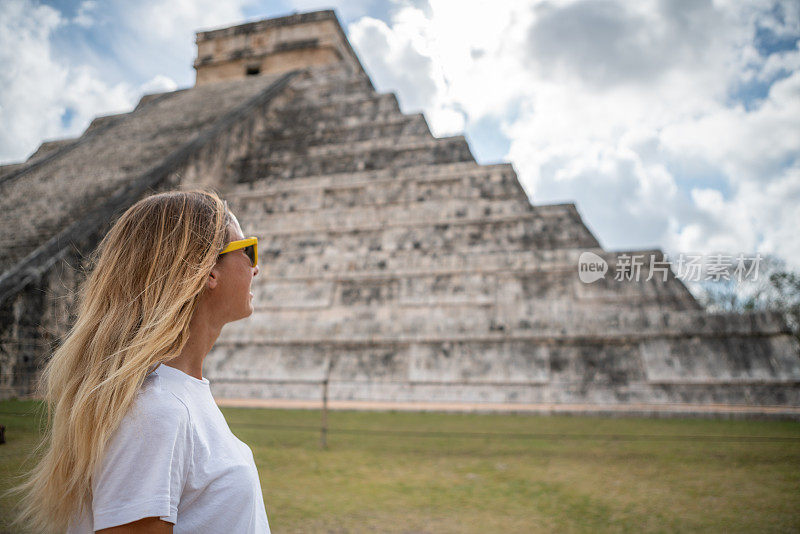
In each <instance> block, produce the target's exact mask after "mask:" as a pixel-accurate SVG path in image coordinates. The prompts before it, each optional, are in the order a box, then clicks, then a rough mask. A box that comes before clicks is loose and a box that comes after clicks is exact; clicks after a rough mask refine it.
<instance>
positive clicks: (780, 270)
mask: <svg viewBox="0 0 800 534" xmlns="http://www.w3.org/2000/svg"><path fill="white" fill-rule="evenodd" d="M687 285H689V288H690V290H692V292H693V293H694V294H695V296H696V297H697V299H698V300H699V301H700V303H701V304H703V306H704V307H705V308H706V309H707V310H708V311H711V312H733V313H744V312H748V311H762V310H763V311H776V312H779V313H781V314H782V315H783V317H784V319H785V320H786V324H787V325H788V326H789V328H790V329H791V331H792V333H793V334H794V336H795V337H796V338H797V339H798V341H800V271H794V270H792V269H790V268H789V267H787V265H786V262H785V261H783V260H782V259H780V258H778V257H776V256H771V255H767V256H764V257H763V258H762V259H761V261H760V262H759V265H758V276H757V278H755V279H752V278H751V279H743V280H742V281H739V280H737V279H735V278H734V277H730V279H728V280H726V279H724V278H723V279H720V280H718V281H711V280H704V281H701V282H694V283H689V284H687Z"/></svg>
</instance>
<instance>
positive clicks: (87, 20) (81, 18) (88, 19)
mask: <svg viewBox="0 0 800 534" xmlns="http://www.w3.org/2000/svg"><path fill="white" fill-rule="evenodd" d="M95 9H97V2H95V1H94V0H84V1H83V2H81V5H80V6H78V12H77V13H76V14H75V16H74V17H73V18H72V23H73V24H77V25H78V26H80V27H82V28H89V27H91V26H92V25H94V23H95V22H96V21H95V19H94V15H93V13H92V12H93V11H94V10H95Z"/></svg>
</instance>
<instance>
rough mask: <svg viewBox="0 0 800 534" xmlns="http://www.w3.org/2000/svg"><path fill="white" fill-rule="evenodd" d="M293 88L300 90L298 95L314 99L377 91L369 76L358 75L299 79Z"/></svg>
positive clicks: (292, 84)
mask: <svg viewBox="0 0 800 534" xmlns="http://www.w3.org/2000/svg"><path fill="white" fill-rule="evenodd" d="M291 88H292V89H295V90H297V91H298V93H299V94H298V97H299V98H301V99H304V100H309V101H312V103H313V101H314V100H321V99H326V98H331V97H335V96H339V95H353V94H361V95H366V94H370V93H376V91H375V88H374V87H373V86H372V83H371V82H370V80H369V78H367V77H358V76H347V77H338V78H333V77H316V78H307V79H299V80H297V81H294V82H293V83H291Z"/></svg>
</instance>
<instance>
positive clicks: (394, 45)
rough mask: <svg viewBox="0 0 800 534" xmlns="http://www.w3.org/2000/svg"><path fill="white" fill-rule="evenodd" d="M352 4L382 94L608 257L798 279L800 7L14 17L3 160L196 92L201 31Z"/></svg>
mask: <svg viewBox="0 0 800 534" xmlns="http://www.w3.org/2000/svg"><path fill="white" fill-rule="evenodd" d="M331 7H332V8H335V9H336V10H337V14H338V16H339V18H340V21H341V22H342V24H343V26H344V28H345V31H346V33H347V34H348V37H349V39H350V41H351V43H352V44H353V47H354V49H355V50H356V52H357V53H358V54H359V56H360V58H361V59H362V61H363V62H364V64H365V66H366V69H367V71H368V72H369V73H370V75H371V77H372V78H373V81H374V83H375V85H376V87H377V88H378V89H379V90H380V91H384V92H389V91H391V92H395V93H396V94H397V95H398V98H399V100H400V103H401V107H402V108H403V110H404V111H405V112H408V113H411V112H418V111H422V112H424V113H425V116H426V118H427V120H428V122H429V123H430V125H431V127H432V129H433V131H434V133H435V134H436V135H439V136H445V135H455V134H461V133H464V134H466V135H467V138H468V140H469V142H470V146H471V148H472V150H473V153H474V154H475V155H476V157H477V158H478V160H479V161H480V162H481V163H494V162H500V161H508V162H511V163H512V164H513V165H514V167H515V169H516V170H517V173H518V175H519V178H520V182H521V183H522V185H523V187H524V188H525V190H526V192H527V193H528V195H529V197H530V199H531V201H532V202H533V203H534V204H547V203H553V202H565V201H568V202H575V203H576V204H577V206H578V209H579V211H580V212H581V213H582V215H583V217H584V219H585V221H586V222H587V224H588V225H589V227H590V228H591V229H592V230H593V231H594V232H595V234H596V235H597V236H598V238H599V239H600V241H601V244H602V245H603V246H604V247H605V248H607V249H610V250H623V249H642V248H662V249H664V250H666V251H667V252H670V253H674V254H677V253H680V252H684V253H705V254H710V253H712V252H728V253H733V254H736V253H740V252H742V253H747V254H754V253H756V252H758V253H763V254H774V255H777V256H779V257H781V258H783V259H785V260H788V261H789V262H790V263H791V264H793V265H797V266H800V238H798V237H797V232H796V228H797V226H798V223H800V208H798V206H800V161H798V155H800V128H798V126H797V124H800V120H798V119H800V116H799V115H800V48H798V40H799V39H800V2H796V1H767V0H764V1H761V0H759V1H751V2H742V1H734V0H715V1H711V0H708V1H704V0H642V1H637V2H625V1H622V0H591V1H590V0H564V1H540V0H530V1H527V2H526V1H520V0H495V1H493V2H491V3H488V2H485V1H478V0H474V1H473V0H463V1H439V0H415V1H407V0H396V1H371V0H351V1H349V2H335V1H334V2H315V1H312V0H294V1H292V0H282V1H248V0H233V1H227V2H217V1H211V0H198V1H195V2H189V1H186V2H167V1H161V0H143V1H140V2H122V1H110V2H99V1H98V2H94V1H91V0H78V1H73V0H66V1H48V2H36V1H33V0H4V2H2V3H0V58H2V63H3V64H4V69H3V70H2V71H1V72H0V124H1V125H2V132H0V162H12V161H19V160H23V159H25V158H26V157H27V156H28V155H29V154H31V153H32V152H33V151H35V150H36V148H37V147H38V145H39V144H40V143H41V141H42V140H44V139H52V138H61V137H70V136H77V135H80V133H81V132H82V131H83V129H85V127H86V126H87V125H88V123H89V122H90V121H91V119H92V118H93V117H95V116H97V115H102V114H108V113H113V112H121V111H127V110H130V109H131V108H132V107H133V106H134V105H135V104H136V102H137V101H138V99H139V98H140V97H141V95H142V94H144V93H149V92H160V91H165V90H173V89H175V88H179V87H188V86H191V85H192V84H193V82H194V71H193V69H192V68H191V63H192V60H193V58H194V54H195V45H194V32H195V31H197V30H200V29H208V28H214V27H222V26H226V25H231V24H237V23H241V22H245V21H249V20H258V19H261V18H268V17H273V16H280V15H285V14H288V13H291V12H293V11H308V10H313V9H322V8H331Z"/></svg>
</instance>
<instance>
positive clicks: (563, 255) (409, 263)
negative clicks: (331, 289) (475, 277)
mask: <svg viewBox="0 0 800 534" xmlns="http://www.w3.org/2000/svg"><path fill="white" fill-rule="evenodd" d="M262 248H263V247H262ZM587 250H589V251H591V252H594V253H596V254H598V255H599V256H601V257H604V258H606V259H607V261H608V262H609V265H610V266H611V265H613V259H612V258H610V257H609V256H606V255H604V254H606V253H604V252H603V251H602V250H601V249H599V248H593V249H587ZM276 252H277V251H270V252H267V251H266V250H262V249H259V255H260V256H261V259H260V260H259V261H260V262H261V266H262V270H263V271H264V273H265V276H264V278H269V279H274V280H280V281H314V280H339V279H348V280H359V279H365V278H366V279H375V280H379V279H384V278H394V277H398V276H401V277H404V276H424V275H432V274H453V273H464V274H472V273H492V272H520V273H523V272H525V273H542V272H559V271H570V272H577V265H578V258H579V256H580V254H581V252H583V250H578V249H550V250H523V251H505V250H500V251H494V252H484V251H462V252H449V253H446V252H441V251H438V250H436V249H433V250H425V251H422V250H414V249H411V250H396V251H385V250H380V251H371V252H369V253H368V254H364V253H362V252H358V251H357V252H346V251H341V252H340V253H338V254H336V255H335V256H333V255H329V256H309V255H306V254H303V253H301V252H297V251H281V252H280V253H278V254H277V255H276ZM254 283H256V282H254Z"/></svg>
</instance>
